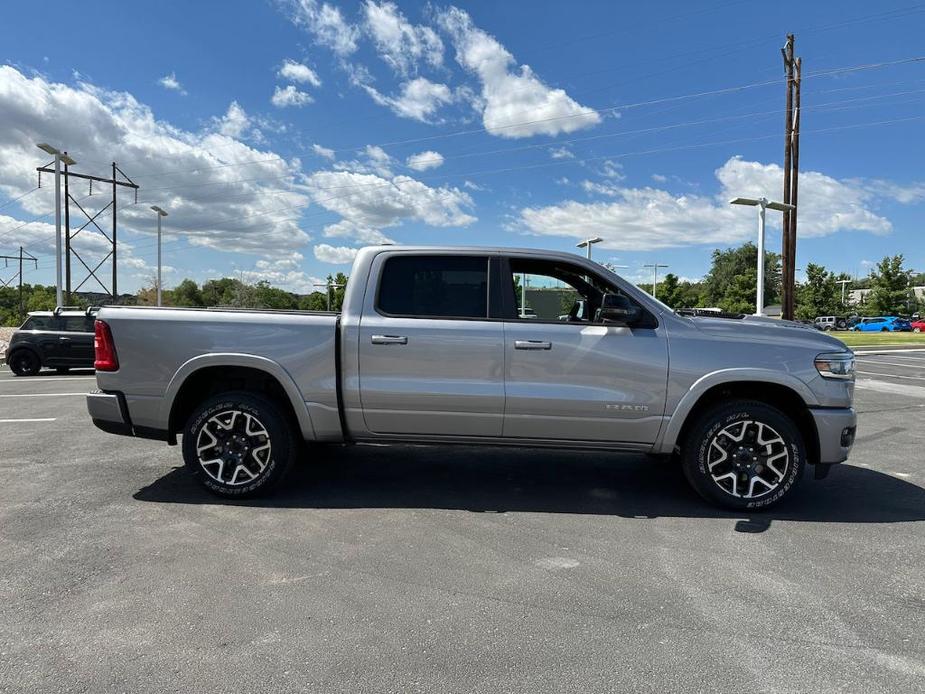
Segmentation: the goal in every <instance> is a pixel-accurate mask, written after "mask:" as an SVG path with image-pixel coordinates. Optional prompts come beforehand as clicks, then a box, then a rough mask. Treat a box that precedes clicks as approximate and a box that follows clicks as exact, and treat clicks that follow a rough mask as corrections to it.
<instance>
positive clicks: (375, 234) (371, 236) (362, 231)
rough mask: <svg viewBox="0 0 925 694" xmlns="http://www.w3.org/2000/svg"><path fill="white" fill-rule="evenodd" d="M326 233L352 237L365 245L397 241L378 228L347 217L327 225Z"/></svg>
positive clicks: (339, 236)
mask: <svg viewBox="0 0 925 694" xmlns="http://www.w3.org/2000/svg"><path fill="white" fill-rule="evenodd" d="M324 235H325V236H326V237H328V238H346V239H352V240H353V241H355V242H356V243H362V244H363V245H365V246H378V245H380V244H385V243H395V242H394V241H393V240H392V239H390V238H389V237H388V236H386V235H385V234H383V233H382V232H381V231H379V230H378V229H373V228H372V227H368V226H363V225H362V224H357V223H355V222H351V221H349V220H346V219H342V220H340V221H339V222H336V223H334V224H329V225H328V226H326V227H325V228H324Z"/></svg>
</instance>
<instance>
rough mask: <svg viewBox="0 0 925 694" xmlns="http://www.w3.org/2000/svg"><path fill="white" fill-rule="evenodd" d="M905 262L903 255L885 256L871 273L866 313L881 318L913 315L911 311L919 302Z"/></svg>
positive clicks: (865, 301) (865, 304) (865, 303)
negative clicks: (904, 265)
mask: <svg viewBox="0 0 925 694" xmlns="http://www.w3.org/2000/svg"><path fill="white" fill-rule="evenodd" d="M903 261H904V258H903V255H902V253H900V254H898V255H894V256H885V257H884V258H883V260H881V261H880V262H879V263H877V268H876V269H875V270H873V271H871V273H870V292H869V293H868V294H867V296H866V297H865V300H864V310H865V312H868V313H872V314H876V315H881V316H889V315H896V314H899V313H905V312H910V313H911V311H910V309H911V308H912V306H913V305H914V304H916V303H917V302H916V299H915V295H914V294H913V292H912V287H911V286H910V284H909V272H908V271H907V270H905V269H904V268H903Z"/></svg>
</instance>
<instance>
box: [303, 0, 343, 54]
mask: <svg viewBox="0 0 925 694" xmlns="http://www.w3.org/2000/svg"><path fill="white" fill-rule="evenodd" d="M292 8H293V16H292V19H293V21H295V23H296V24H298V25H299V26H302V27H304V28H305V29H307V30H308V32H309V33H310V34H312V35H313V36H314V37H315V40H316V41H317V42H318V43H319V44H321V45H323V46H327V47H328V48H330V49H331V50H332V51H334V53H336V54H337V55H338V56H340V57H341V58H344V57H347V56H349V55H351V54H352V53H354V52H356V50H357V41H358V39H359V37H360V30H359V28H357V27H356V26H354V25H353V24H350V23H348V22H347V21H346V20H344V17H343V15H342V14H341V12H340V9H339V8H338V7H335V6H333V5H329V4H328V3H326V2H325V3H321V4H319V3H318V2H317V0H293V2H292Z"/></svg>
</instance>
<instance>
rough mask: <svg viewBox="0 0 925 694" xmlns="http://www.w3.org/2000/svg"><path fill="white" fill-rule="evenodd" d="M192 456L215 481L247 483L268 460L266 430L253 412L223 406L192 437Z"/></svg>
mask: <svg viewBox="0 0 925 694" xmlns="http://www.w3.org/2000/svg"><path fill="white" fill-rule="evenodd" d="M196 456H197V458H198V460H199V465H200V466H201V467H202V469H203V470H204V471H205V473H206V474H207V475H208V476H209V477H211V478H212V479H213V480H215V481H216V482H219V483H220V484H223V485H227V486H230V487H236V486H240V485H243V484H247V483H248V482H252V481H254V480H255V479H257V478H258V477H259V476H260V475H261V474H262V473H263V471H264V470H266V468H267V466H268V465H269V464H270V461H271V460H272V447H271V445H270V434H269V432H267V429H266V427H265V426H264V425H263V423H262V422H261V421H260V420H259V419H257V417H255V416H254V415H252V414H250V413H248V412H242V411H241V410H225V411H223V412H219V413H218V414H215V415H213V416H212V417H210V418H209V419H208V420H207V421H206V422H205V424H203V425H202V428H201V429H200V430H199V435H198V436H197V437H196Z"/></svg>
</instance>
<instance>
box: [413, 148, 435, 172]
mask: <svg viewBox="0 0 925 694" xmlns="http://www.w3.org/2000/svg"><path fill="white" fill-rule="evenodd" d="M405 163H406V164H408V168H409V169H414V170H415V171H426V170H427V169H436V168H437V167H438V166H442V165H443V155H442V154H440V152H434V151H432V150H428V151H426V152H418V153H417V154H412V155H411V156H410V157H408V159H407V161H406V162H405Z"/></svg>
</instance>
